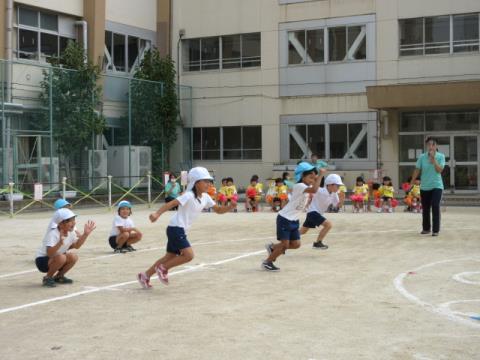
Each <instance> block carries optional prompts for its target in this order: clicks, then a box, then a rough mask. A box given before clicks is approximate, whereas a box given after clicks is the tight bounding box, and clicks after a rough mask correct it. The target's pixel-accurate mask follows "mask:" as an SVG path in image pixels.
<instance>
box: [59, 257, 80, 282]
mask: <svg viewBox="0 0 480 360" xmlns="http://www.w3.org/2000/svg"><path fill="white" fill-rule="evenodd" d="M65 258H66V260H65V265H63V266H62V267H61V268H60V270H59V271H58V273H57V275H56V276H57V277H62V276H64V275H65V274H66V273H67V272H68V271H69V270H70V269H71V268H73V266H74V265H75V263H76V262H77V261H78V255H77V254H74V253H66V254H65Z"/></svg>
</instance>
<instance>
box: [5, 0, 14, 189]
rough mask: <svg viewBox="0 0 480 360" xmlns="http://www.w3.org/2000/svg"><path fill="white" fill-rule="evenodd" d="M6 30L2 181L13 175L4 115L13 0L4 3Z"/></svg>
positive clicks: (9, 98) (9, 88) (9, 87)
mask: <svg viewBox="0 0 480 360" xmlns="http://www.w3.org/2000/svg"><path fill="white" fill-rule="evenodd" d="M5 10H6V12H5V16H6V19H5V20H6V21H5V23H6V30H7V31H6V32H5V37H6V39H5V59H6V60H7V61H5V69H4V71H5V86H4V91H3V93H4V96H3V98H2V102H3V105H2V106H3V109H2V110H3V111H2V135H3V136H4V138H3V139H2V140H3V141H2V146H3V151H2V155H3V159H2V164H3V169H2V174H3V179H2V182H5V183H6V182H7V180H8V178H9V177H13V174H9V170H10V169H11V167H10V164H11V162H12V161H13V159H12V158H9V157H8V154H9V150H10V146H11V145H10V141H11V139H10V132H11V129H10V127H11V121H10V117H5V102H7V103H11V102H12V59H13V49H12V42H13V40H12V39H13V0H7V3H6V9H5Z"/></svg>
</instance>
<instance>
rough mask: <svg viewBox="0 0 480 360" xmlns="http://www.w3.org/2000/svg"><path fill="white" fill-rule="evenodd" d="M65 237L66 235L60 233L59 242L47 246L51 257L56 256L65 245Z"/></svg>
mask: <svg viewBox="0 0 480 360" xmlns="http://www.w3.org/2000/svg"><path fill="white" fill-rule="evenodd" d="M63 238H64V236H63V235H62V234H60V240H58V242H57V243H56V244H55V245H54V246H47V255H48V257H49V258H51V257H53V256H55V254H56V252H57V251H58V249H60V248H61V247H62V246H63Z"/></svg>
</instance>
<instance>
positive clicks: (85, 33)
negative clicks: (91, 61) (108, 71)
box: [75, 20, 88, 63]
mask: <svg viewBox="0 0 480 360" xmlns="http://www.w3.org/2000/svg"><path fill="white" fill-rule="evenodd" d="M75 25H80V26H82V30H83V33H82V38H83V53H84V62H85V63H87V61H88V53H87V50H88V39H87V36H88V30H87V22H86V21H85V20H79V21H75Z"/></svg>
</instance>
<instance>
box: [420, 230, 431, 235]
mask: <svg viewBox="0 0 480 360" xmlns="http://www.w3.org/2000/svg"><path fill="white" fill-rule="evenodd" d="M420 234H421V235H427V234H430V230H422V232H421V233H420Z"/></svg>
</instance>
